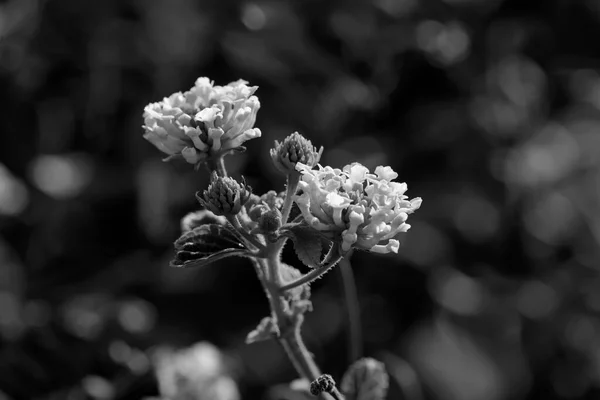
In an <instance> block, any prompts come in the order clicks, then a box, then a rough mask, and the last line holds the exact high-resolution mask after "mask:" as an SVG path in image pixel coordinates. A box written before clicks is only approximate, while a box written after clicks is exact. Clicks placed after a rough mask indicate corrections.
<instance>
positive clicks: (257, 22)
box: [242, 3, 267, 31]
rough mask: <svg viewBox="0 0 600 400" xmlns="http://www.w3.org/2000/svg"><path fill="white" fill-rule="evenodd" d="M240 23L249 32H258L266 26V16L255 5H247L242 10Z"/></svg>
mask: <svg viewBox="0 0 600 400" xmlns="http://www.w3.org/2000/svg"><path fill="white" fill-rule="evenodd" d="M242 23H243V24H244V25H245V26H246V28H248V29H250V30H251V31H258V30H261V29H263V28H264V27H265V25H266V24H267V15H266V14H265V12H264V10H263V9H262V8H261V7H260V6H259V5H258V4H256V3H247V4H245V5H244V8H243V10H242Z"/></svg>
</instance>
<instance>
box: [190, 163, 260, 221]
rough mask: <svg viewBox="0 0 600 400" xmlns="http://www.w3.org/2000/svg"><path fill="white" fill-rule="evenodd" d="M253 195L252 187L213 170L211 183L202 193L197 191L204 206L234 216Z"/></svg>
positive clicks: (197, 195)
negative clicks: (219, 174)
mask: <svg viewBox="0 0 600 400" xmlns="http://www.w3.org/2000/svg"><path fill="white" fill-rule="evenodd" d="M251 195H252V188H250V187H249V186H247V185H246V182H245V181H243V180H242V183H238V182H237V181H236V180H235V179H233V178H229V177H222V176H218V175H217V173H216V172H213V174H212V176H211V183H210V185H209V186H208V189H206V190H205V191H204V192H203V193H202V195H200V192H198V193H196V198H197V199H198V201H199V202H200V204H202V206H203V207H204V208H206V209H207V210H209V211H211V212H213V213H214V214H215V215H223V216H226V217H227V216H233V215H237V214H238V213H239V212H240V211H241V210H242V207H243V206H244V204H246V202H248V200H249V199H250V196H251Z"/></svg>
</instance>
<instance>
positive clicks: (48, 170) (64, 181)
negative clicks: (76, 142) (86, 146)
mask: <svg viewBox="0 0 600 400" xmlns="http://www.w3.org/2000/svg"><path fill="white" fill-rule="evenodd" d="M31 175H32V180H33V182H34V183H35V185H36V186H37V187H38V189H40V190H41V191H42V192H44V193H46V194H47V195H49V196H52V197H54V198H57V199H67V198H72V197H75V196H77V195H79V194H80V193H81V192H82V191H83V189H85V187H86V186H87V185H88V184H89V183H90V181H91V178H92V170H91V163H90V162H89V160H88V159H87V158H86V157H84V156H83V155H41V156H39V157H37V158H36V159H35V160H34V161H33V162H32V164H31Z"/></svg>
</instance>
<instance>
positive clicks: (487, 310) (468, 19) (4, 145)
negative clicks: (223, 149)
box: [0, 0, 600, 400]
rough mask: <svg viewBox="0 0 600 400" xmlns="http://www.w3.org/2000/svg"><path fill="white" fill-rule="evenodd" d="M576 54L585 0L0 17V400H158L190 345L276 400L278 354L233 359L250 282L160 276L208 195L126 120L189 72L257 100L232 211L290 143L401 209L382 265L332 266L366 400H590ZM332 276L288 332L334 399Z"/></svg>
mask: <svg viewBox="0 0 600 400" xmlns="http://www.w3.org/2000/svg"><path fill="white" fill-rule="evenodd" d="M598 37H600V1H598V0H537V1H529V0H361V1H358V0H343V1H342V0H332V1H318V0H301V1H291V0H290V1H281V0H265V1H263V0H257V1H240V0H227V1H217V0H203V1H194V0H152V1H149V0H146V1H144V0H105V1H102V2H85V1H79V0H55V1H42V0H9V1H1V2H0V86H1V87H2V94H3V95H2V96H1V97H0V105H1V107H0V115H1V116H2V118H0V132H1V134H0V390H1V393H0V399H3V400H8V399H15V400H19V399H48V400H50V399H57V400H59V399H72V400H79V399H104V400H109V399H140V398H144V397H146V396H158V394H159V386H160V384H159V382H158V380H157V378H156V372H155V371H156V359H157V357H158V358H160V354H164V352H168V351H170V350H168V349H178V348H185V347H188V346H191V345H193V344H194V343H197V342H206V343H212V344H214V345H215V346H217V347H218V348H219V349H220V350H219V351H216V352H214V351H212V352H211V351H208V352H205V353H206V354H208V355H206V354H205V353H202V354H205V355H204V356H202V357H208V358H207V359H204V361H203V362H210V361H211V360H213V361H214V362H216V363H218V364H219V368H217V369H218V370H219V371H221V369H220V368H222V371H226V374H227V376H229V377H231V379H233V380H234V381H235V382H236V383H237V386H238V387H239V392H240V393H241V395H242V398H243V399H276V400H279V399H281V398H286V397H285V396H284V395H282V394H281V393H280V394H277V393H279V392H277V390H278V389H277V388H276V389H272V387H273V386H275V385H281V384H285V383H287V382H289V381H291V380H292V379H294V378H295V373H294V371H293V369H292V367H291V365H290V364H289V362H288V361H287V359H286V358H285V356H284V354H283V352H282V351H281V349H280V348H279V347H278V346H277V344H276V343H272V342H271V343H267V342H263V343H257V344H253V345H245V344H244V339H245V336H246V334H247V333H248V332H249V331H250V330H252V329H253V328H254V327H255V326H256V324H257V323H258V321H260V319H261V318H262V317H264V316H266V315H267V313H268V312H269V311H268V304H267V302H266V300H265V298H264V294H263V292H262V290H261V287H260V284H259V282H258V280H257V279H256V277H255V276H254V271H253V269H252V267H251V265H250V264H249V263H248V262H247V261H245V260H243V259H227V260H226V261H225V262H222V263H219V264H215V265H212V266H210V267H207V268H204V269H201V270H175V269H171V268H169V267H168V261H169V260H170V258H171V257H172V255H173V253H172V242H173V240H174V239H176V238H177V236H178V234H179V221H180V218H181V217H182V216H184V215H185V214H186V213H187V212H190V211H193V210H196V209H198V204H197V203H196V201H195V198H194V193H195V192H196V191H197V190H200V189H204V188H205V187H206V186H207V182H208V176H207V174H206V173H204V171H202V170H200V172H194V171H193V170H192V168H190V166H189V165H188V164H185V163H177V162H175V163H163V162H161V158H163V156H164V155H163V154H162V153H160V152H159V151H158V150H156V149H155V148H154V147H153V146H152V145H151V144H149V143H148V142H146V141H145V140H143V138H142V133H143V129H142V128H141V125H142V123H143V121H142V117H141V116H142V111H143V107H144V106H145V105H146V104H148V103H150V102H154V101H158V100H160V99H162V98H163V97H164V96H168V95H169V94H171V93H173V92H175V91H184V90H187V89H189V88H190V87H191V86H192V85H193V83H194V81H195V79H196V78H197V77H199V76H208V77H210V78H211V79H214V80H215V81H216V83H217V84H221V85H224V84H226V83H228V82H230V81H234V80H237V79H239V78H243V79H245V80H248V81H250V83H251V84H253V85H258V86H259V87H260V88H259V90H258V92H257V95H258V96H259V98H260V100H261V103H262V108H261V110H260V112H259V114H258V120H257V127H259V128H260V129H261V130H262V132H263V137H262V138H261V139H258V140H253V141H250V142H248V143H247V144H248V146H247V147H248V150H247V152H246V153H245V154H242V155H239V156H236V157H229V158H228V160H227V161H228V167H229V169H230V171H231V173H232V174H233V175H234V176H240V175H241V174H243V175H244V176H245V177H246V179H247V181H248V182H249V183H250V184H251V185H252V186H253V188H254V190H255V192H256V193H263V192H266V191H267V190H269V189H277V190H282V188H283V183H284V182H283V179H282V178H281V177H280V176H279V175H277V173H276V172H275V170H274V169H273V168H272V166H271V165H270V161H269V157H268V156H267V154H268V150H269V148H270V147H271V146H272V144H273V140H275V139H279V140H280V139H282V138H284V137H285V136H287V135H288V134H289V133H291V132H294V131H299V132H301V133H302V134H304V135H305V136H307V137H308V138H310V139H311V140H312V141H313V143H314V144H315V145H317V146H321V145H323V146H324V147H325V153H324V156H323V159H322V163H323V164H326V165H332V166H336V167H340V166H343V165H344V164H346V163H349V162H352V161H359V162H361V163H363V164H365V165H366V166H368V167H370V168H374V167H375V166H377V165H381V164H383V165H390V166H392V167H393V168H394V169H395V170H396V171H398V172H399V174H400V178H399V179H400V180H401V181H405V182H407V184H408V187H409V190H408V195H409V196H410V197H416V196H420V197H422V198H423V199H424V203H423V206H422V208H421V210H419V211H418V212H417V213H416V214H414V215H413V216H411V219H410V221H409V222H410V223H411V224H412V226H413V227H412V229H411V230H410V232H409V233H408V234H407V235H405V236H404V240H403V241H402V247H401V249H400V254H399V255H398V256H376V255H369V254H361V253H356V254H355V255H354V256H353V258H352V264H353V270H354V272H355V274H356V280H357V286H358V293H359V301H360V311H361V315H362V328H363V339H364V341H363V345H364V354H365V355H369V356H372V357H375V358H378V359H379V360H382V361H383V362H385V364H386V367H387V369H388V371H389V373H390V376H391V380H390V381H391V388H390V395H389V398H390V399H408V400H479V399H482V400H483V399H485V400H504V399H545V400H552V399H597V398H600V318H599V317H600V276H599V274H598V272H599V269H600V262H599V261H600V254H599V250H600V248H599V243H600V135H599V131H600V47H599V46H598V45H597V38H598ZM287 250H290V249H287ZM288 256H289V257H288ZM286 260H287V261H288V262H289V263H290V264H292V265H294V266H297V267H298V268H300V269H302V270H303V271H305V267H302V266H301V265H300V264H299V263H297V262H296V261H295V259H294V258H293V253H292V252H291V251H290V252H289V254H288V253H286ZM340 282H341V279H340V276H339V271H337V272H332V273H330V274H328V275H327V276H326V277H325V278H324V279H322V280H319V281H318V282H317V283H315V284H314V285H313V303H314V308H315V309H314V311H313V312H312V313H310V314H309V315H308V316H307V321H306V324H305V327H304V334H305V337H306V341H307V344H308V347H309V348H310V349H311V351H312V352H313V353H314V354H315V357H316V359H317V361H318V362H319V364H320V365H321V366H322V367H323V369H324V370H325V371H327V372H328V373H330V374H332V375H333V376H334V377H335V378H336V379H339V377H341V375H342V373H343V371H344V370H345V368H346V366H347V365H348V363H349V361H350V360H349V359H348V356H347V350H346V348H347V342H348V340H347V320H346V317H345V312H344V303H343V294H342V291H341V283H340ZM207 346H208V345H207ZM215 354H216V355H215ZM211 357H212V358H211ZM217 358H218V360H217ZM215 360H217V361H215ZM211 365H213V364H211ZM223 373H225V372H223ZM279 388H281V386H280V387H279ZM282 390H284V389H282ZM274 393H275V394H274ZM207 398H208V397H207ZM210 399H213V400H229V399H230V398H226V397H218V396H217V397H210Z"/></svg>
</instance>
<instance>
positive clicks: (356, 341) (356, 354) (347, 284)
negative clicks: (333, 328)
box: [340, 255, 362, 364]
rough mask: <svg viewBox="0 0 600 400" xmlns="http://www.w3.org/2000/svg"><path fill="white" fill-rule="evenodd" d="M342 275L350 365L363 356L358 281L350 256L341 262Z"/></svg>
mask: <svg viewBox="0 0 600 400" xmlns="http://www.w3.org/2000/svg"><path fill="white" fill-rule="evenodd" d="M340 275H341V278H342V287H343V290H344V298H345V302H346V311H347V313H348V358H349V362H348V364H352V363H353V362H354V361H356V360H358V359H359V358H360V357H361V355H362V334H361V327H360V325H361V323H360V309H359V305H358V293H357V292H356V281H355V279H354V273H353V271H352V266H351V265H350V255H348V256H346V258H344V259H343V260H341V261H340Z"/></svg>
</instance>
